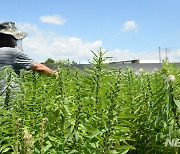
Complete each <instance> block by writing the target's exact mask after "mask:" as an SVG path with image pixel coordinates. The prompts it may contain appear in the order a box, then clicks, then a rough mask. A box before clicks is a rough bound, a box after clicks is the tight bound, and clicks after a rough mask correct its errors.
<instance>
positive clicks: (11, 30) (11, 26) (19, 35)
mask: <svg viewBox="0 0 180 154" xmlns="http://www.w3.org/2000/svg"><path fill="white" fill-rule="evenodd" d="M0 33H3V34H8V35H12V36H13V37H14V38H15V39H17V40H19V39H23V38H24V37H26V36H27V33H26V32H22V31H19V30H18V29H17V28H16V26H15V23H14V22H3V23H0Z"/></svg>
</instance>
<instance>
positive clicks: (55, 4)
mask: <svg viewBox="0 0 180 154" xmlns="http://www.w3.org/2000/svg"><path fill="white" fill-rule="evenodd" d="M179 8H180V1H179V0H7V1H1V7H0V22H6V21H12V22H15V23H16V26H17V27H18V29H19V30H21V31H25V32H27V33H28V36H27V37H26V38H24V39H23V50H24V52H25V53H26V54H27V55H28V56H29V57H30V58H32V59H34V60H36V61H39V62H43V61H45V60H47V59H48V58H52V59H54V60H68V59H69V60H70V61H75V62H77V63H88V62H89V61H91V60H92V57H93V54H92V52H91V50H92V51H95V52H97V51H98V50H100V49H101V50H103V51H107V53H106V56H111V57H112V58H111V61H122V60H132V59H140V60H141V61H142V62H143V61H144V62H145V61H146V62H150V61H151V62H159V59H160V57H161V60H164V59H165V58H166V57H167V58H168V60H169V61H171V62H180V20H179V19H180V9H179ZM159 51H160V54H159ZM159 55H160V56H159Z"/></svg>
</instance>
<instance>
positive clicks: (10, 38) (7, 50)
mask: <svg viewBox="0 0 180 154" xmlns="http://www.w3.org/2000/svg"><path fill="white" fill-rule="evenodd" d="M26 36H27V33H25V32H22V31H19V30H17V28H16V26H15V23H13V22H4V23H0V68H1V67H3V66H7V65H9V66H12V68H13V69H14V71H15V72H16V73H17V74H19V71H20V69H26V70H33V71H36V72H38V73H40V74H47V75H51V74H54V75H55V76H57V72H56V73H54V71H53V70H51V69H50V68H48V67H46V66H45V65H43V64H41V63H39V62H36V61H34V60H32V59H31V58H29V57H28V56H27V55H26V54H24V52H23V51H22V49H20V48H18V47H17V44H18V43H19V42H21V41H22V39H23V38H24V37H26Z"/></svg>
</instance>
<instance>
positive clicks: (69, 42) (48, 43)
mask: <svg viewBox="0 0 180 154" xmlns="http://www.w3.org/2000/svg"><path fill="white" fill-rule="evenodd" d="M18 27H19V28H20V29H21V30H23V31H26V32H28V33H29V36H28V37H27V38H25V39H24V40H23V48H24V51H25V53H26V54H27V55H29V56H30V57H31V58H33V59H34V60H36V61H40V62H43V61H45V60H47V58H52V59H54V60H67V59H69V60H71V61H72V60H74V61H76V62H80V63H88V60H90V61H91V60H92V57H93V54H92V53H91V52H90V50H93V51H97V50H99V49H100V47H102V45H103V42H102V41H101V40H95V41H92V42H90V41H88V42H87V41H84V40H83V39H82V38H78V37H75V36H61V35H58V34H56V33H53V32H47V31H43V30H40V28H38V27H37V26H36V25H32V24H29V23H18ZM105 50H106V49H103V51H105ZM106 56H110V57H113V59H112V60H113V61H122V60H132V59H140V60H155V61H156V62H157V61H158V60H159V53H158V49H157V51H144V52H138V53H137V52H133V51H130V50H128V49H125V50H122V49H119V48H117V49H112V50H109V49H108V52H107V54H106ZM161 56H162V59H165V53H164V52H162V55H161ZM168 58H169V60H170V61H171V62H178V61H180V49H179V50H176V51H171V52H169V53H168Z"/></svg>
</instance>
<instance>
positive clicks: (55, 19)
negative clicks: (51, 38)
mask: <svg viewBox="0 0 180 154" xmlns="http://www.w3.org/2000/svg"><path fill="white" fill-rule="evenodd" d="M40 21H41V22H44V23H49V24H56V25H63V24H64V23H65V22H66V20H65V19H64V18H63V17H61V16H60V15H58V14H54V15H46V16H41V17H40Z"/></svg>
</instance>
